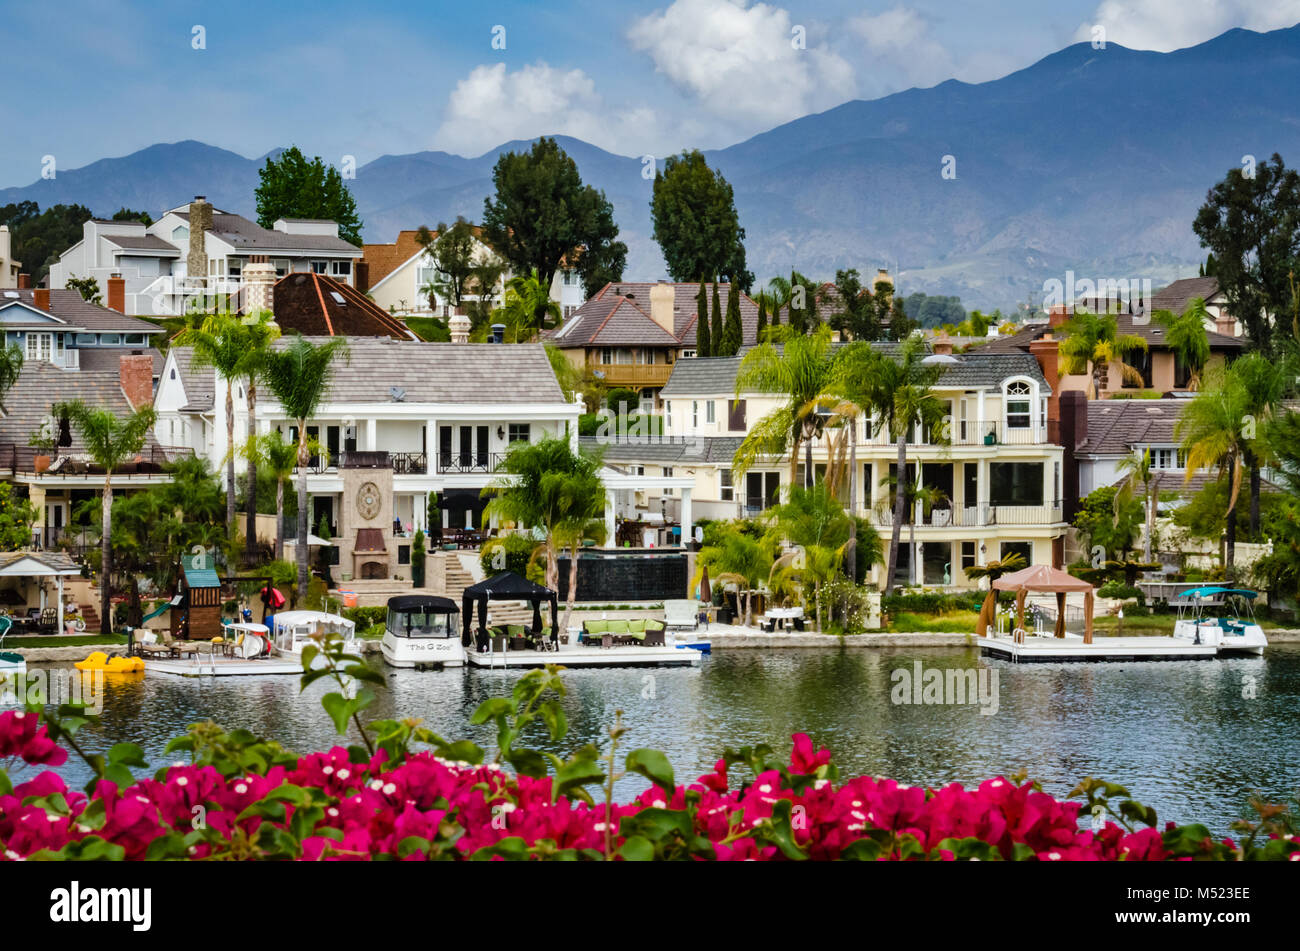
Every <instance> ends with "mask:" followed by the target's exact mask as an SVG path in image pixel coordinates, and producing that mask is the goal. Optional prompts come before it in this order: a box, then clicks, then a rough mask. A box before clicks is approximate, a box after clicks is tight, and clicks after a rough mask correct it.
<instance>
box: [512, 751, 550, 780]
mask: <svg viewBox="0 0 1300 951" xmlns="http://www.w3.org/2000/svg"><path fill="white" fill-rule="evenodd" d="M506 762H507V763H509V764H510V765H511V766H513V767H514V768H515V772H517V773H519V774H520V775H521V776H531V777H532V778H533V779H541V778H543V777H544V776H546V774H547V769H546V757H544V756H542V754H541V753H539V752H537V751H536V750H510V751H509V752H508V753H507V754H506Z"/></svg>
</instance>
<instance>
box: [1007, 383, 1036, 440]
mask: <svg viewBox="0 0 1300 951" xmlns="http://www.w3.org/2000/svg"><path fill="white" fill-rule="evenodd" d="M1032 396H1033V388H1032V387H1031V386H1030V385H1029V384H1028V383H1027V382H1025V381H1024V380H1016V381H1015V382H1013V383H1010V384H1008V385H1007V389H1006V397H1005V400H1006V418H1007V429H1029V428H1030V426H1032V425H1033V410H1032V407H1033V402H1032V399H1031V397H1032Z"/></svg>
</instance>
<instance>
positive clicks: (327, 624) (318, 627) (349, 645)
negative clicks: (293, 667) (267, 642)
mask: <svg viewBox="0 0 1300 951" xmlns="http://www.w3.org/2000/svg"><path fill="white" fill-rule="evenodd" d="M331 633H338V634H341V635H343V648H344V650H346V651H347V652H348V653H350V654H351V653H355V652H356V649H357V648H356V636H357V626H356V625H355V624H353V623H352V622H351V621H349V620H348V619H347V618H345V617H340V616H339V615H337V614H326V613H325V612H324V611H281V612H280V613H279V614H274V615H272V616H271V638H272V645H273V647H274V649H275V652H276V653H277V654H279V655H280V656H281V657H293V658H301V656H302V652H303V648H305V647H306V646H307V645H308V644H313V643H314V644H320V643H321V641H319V640H316V638H317V636H318V635H324V634H331ZM323 664H324V660H323V659H321V658H319V657H318V658H317V659H316V661H315V663H314V664H313V665H312V666H313V667H315V666H321V665H323Z"/></svg>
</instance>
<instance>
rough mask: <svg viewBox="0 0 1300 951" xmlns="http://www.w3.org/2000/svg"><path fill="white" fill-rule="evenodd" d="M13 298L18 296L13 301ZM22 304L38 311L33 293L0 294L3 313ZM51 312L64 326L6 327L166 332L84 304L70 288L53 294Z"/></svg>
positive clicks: (37, 320)
mask: <svg viewBox="0 0 1300 951" xmlns="http://www.w3.org/2000/svg"><path fill="white" fill-rule="evenodd" d="M100 290H101V291H102V290H103V288H100ZM10 294H15V295H17V296H16V297H10V296H9V295H10ZM19 302H21V303H23V304H26V305H27V306H28V307H35V306H36V303H35V294H34V292H33V291H32V290H30V289H26V290H5V291H3V292H0V310H4V309H5V308H6V307H10V306H12V305H13V304H15V303H19ZM49 312H50V314H52V315H53V316H55V317H57V318H59V319H60V320H62V321H63V322H64V326H62V327H54V326H51V325H47V324H44V323H42V322H41V320H40V318H39V317H33V319H32V320H31V321H30V322H21V323H13V324H7V326H9V327H25V326H40V327H43V328H44V329H46V330H51V331H53V330H63V331H69V330H86V331H95V332H98V333H131V334H140V333H143V334H160V333H162V332H163V331H162V328H161V327H159V326H158V325H157V324H153V323H150V322H149V321H147V320H141V319H140V318H138V317H128V316H126V315H125V314H119V313H118V312H117V311H115V310H110V309H109V308H107V307H101V306H100V305H98V304H92V303H90V302H88V301H85V300H82V297H81V293H80V292H79V291H75V290H71V289H70V288H61V289H60V288H56V289H55V290H52V291H50V311H49Z"/></svg>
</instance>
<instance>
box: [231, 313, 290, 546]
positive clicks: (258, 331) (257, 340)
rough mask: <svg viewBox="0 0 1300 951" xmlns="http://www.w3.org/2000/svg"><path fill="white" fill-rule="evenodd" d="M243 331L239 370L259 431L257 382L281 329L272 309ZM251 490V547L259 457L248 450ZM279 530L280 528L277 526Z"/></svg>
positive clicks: (253, 429) (251, 421)
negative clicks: (242, 350)
mask: <svg viewBox="0 0 1300 951" xmlns="http://www.w3.org/2000/svg"><path fill="white" fill-rule="evenodd" d="M240 334H241V336H242V337H243V339H244V353H243V356H242V357H241V358H240V361H239V367H238V371H239V372H240V373H241V374H242V375H243V377H244V395H245V397H246V398H247V403H248V432H249V433H250V434H256V433H257V385H258V383H259V382H260V381H261V378H262V371H263V369H265V367H266V358H267V355H268V354H269V353H270V352H271V344H272V343H273V342H274V341H275V339H276V338H277V337H279V336H280V328H279V326H278V325H277V324H276V323H275V318H274V316H273V315H272V314H271V312H270V311H262V312H261V313H260V314H253V315H251V316H249V317H246V318H244V320H243V321H241V330H240ZM247 460H248V482H247V483H246V484H247V486H248V491H247V492H246V493H245V495H246V496H247V498H246V506H247V508H246V516H247V518H246V527H245V529H244V538H245V539H246V540H247V544H248V545H249V546H250V547H251V546H252V545H254V544H255V543H256V541H257V460H258V456H257V454H256V453H248V454H247ZM277 531H278V529H277ZM276 557H277V558H278V557H280V556H279V555H277V556H276Z"/></svg>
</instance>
